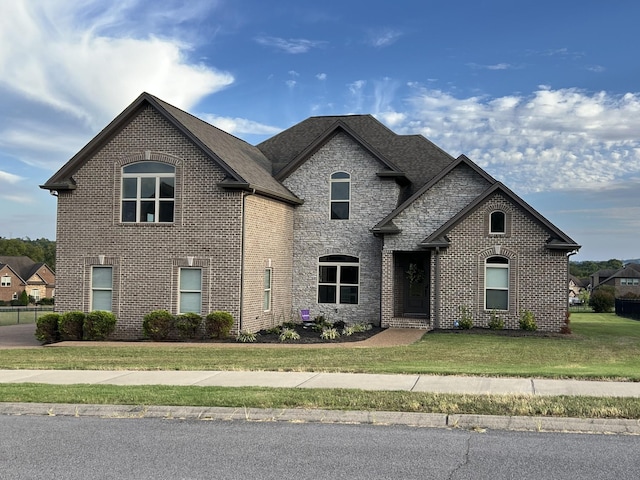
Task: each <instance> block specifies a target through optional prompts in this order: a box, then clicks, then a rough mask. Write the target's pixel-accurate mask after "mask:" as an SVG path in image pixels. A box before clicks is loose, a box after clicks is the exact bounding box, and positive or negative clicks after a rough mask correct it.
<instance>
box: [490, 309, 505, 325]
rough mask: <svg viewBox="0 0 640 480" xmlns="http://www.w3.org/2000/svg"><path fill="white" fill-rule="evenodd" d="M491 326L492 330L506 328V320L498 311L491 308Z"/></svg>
mask: <svg viewBox="0 0 640 480" xmlns="http://www.w3.org/2000/svg"><path fill="white" fill-rule="evenodd" d="M489 328H490V329H491V330H502V329H503V328H504V320H503V319H502V318H500V316H499V315H498V312H496V311H495V310H491V314H490V317H489Z"/></svg>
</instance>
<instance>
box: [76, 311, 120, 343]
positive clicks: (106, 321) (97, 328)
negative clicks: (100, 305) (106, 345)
mask: <svg viewBox="0 0 640 480" xmlns="http://www.w3.org/2000/svg"><path fill="white" fill-rule="evenodd" d="M115 329H116V316H115V315H114V314H113V313H111V312H105V311H104V310H94V311H93V312H89V313H87V315H86V317H85V318H84V327H83V329H82V330H83V336H84V339H85V340H104V339H105V338H107V337H108V336H109V335H111V334H112V333H113V332H114V330H115Z"/></svg>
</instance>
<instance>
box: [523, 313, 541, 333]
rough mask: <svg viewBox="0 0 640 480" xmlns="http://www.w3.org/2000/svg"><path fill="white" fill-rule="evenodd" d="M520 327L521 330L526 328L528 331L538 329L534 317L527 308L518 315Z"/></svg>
mask: <svg viewBox="0 0 640 480" xmlns="http://www.w3.org/2000/svg"><path fill="white" fill-rule="evenodd" d="M519 323H520V328H521V329H522V330H527V331H529V332H535V331H536V330H537V329H538V324H537V323H536V317H534V315H533V312H531V311H529V310H525V311H524V312H522V315H520V322H519Z"/></svg>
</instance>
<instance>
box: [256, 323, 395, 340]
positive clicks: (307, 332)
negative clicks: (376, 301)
mask: <svg viewBox="0 0 640 480" xmlns="http://www.w3.org/2000/svg"><path fill="white" fill-rule="evenodd" d="M294 330H295V331H296V332H297V333H298V335H300V340H286V341H284V342H282V341H280V336H279V334H277V333H268V332H267V331H266V330H261V331H260V332H258V338H257V340H256V343H282V344H308V343H346V342H359V341H362V340H366V339H367V338H370V337H372V336H374V335H376V334H378V333H380V332H381V331H382V330H383V329H382V328H380V327H373V328H371V330H367V331H366V332H357V333H354V334H352V335H349V336H348V337H347V336H344V335H340V336H339V337H338V338H336V339H333V340H325V339H322V338H320V334H321V333H322V332H319V331H317V330H314V329H313V328H311V327H310V326H309V327H305V326H302V325H296V326H295V328H294ZM338 332H340V333H341V331H340V330H338Z"/></svg>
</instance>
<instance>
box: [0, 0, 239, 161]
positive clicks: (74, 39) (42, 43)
mask: <svg viewBox="0 0 640 480" xmlns="http://www.w3.org/2000/svg"><path fill="white" fill-rule="evenodd" d="M141 5H143V4H142V2H139V1H135V0H129V1H126V2H118V3H116V4H110V3H109V4H105V3H104V2H102V1H100V0H81V1H77V2H67V1H64V0H48V1H47V2H40V1H35V0H23V1H15V2H1V3H0V88H2V89H3V90H5V91H7V92H10V95H11V96H12V98H17V99H19V101H20V102H22V105H23V110H25V111H26V110H30V111H31V112H32V113H31V115H30V117H31V119H30V125H29V128H21V127H20V125H19V124H20V120H19V119H13V121H12V122H11V123H10V124H9V123H7V125H6V126H2V125H0V138H4V139H5V140H4V141H3V144H4V145H5V146H6V145H8V144H12V145H13V146H14V147H16V148H17V147H24V146H26V147H27V150H26V151H29V150H36V151H39V150H42V149H43V148H44V145H43V144H42V142H43V140H42V139H43V138H44V139H45V140H44V142H45V143H53V142H48V141H47V140H46V139H54V138H56V137H58V138H59V137H60V136H61V135H60V133H61V132H64V131H68V130H69V124H71V123H73V124H74V130H75V131H81V132H82V133H86V132H91V133H95V131H96V130H97V129H99V128H102V127H104V126H105V125H106V124H107V122H109V121H110V120H111V119H112V118H113V117H114V116H115V115H116V114H117V113H119V112H120V111H121V110H122V109H123V108H124V107H126V105H128V104H129V103H130V102H131V101H132V100H133V99H135V98H136V97H137V96H138V95H139V94H140V93H141V92H142V91H148V92H150V93H152V94H154V95H157V96H159V97H161V98H162V99H164V100H166V101H168V102H170V103H172V104H174V105H176V106H178V107H180V108H184V109H189V108H190V107H192V106H193V105H195V104H196V103H197V102H198V101H199V100H200V99H201V98H203V97H204V96H205V95H208V94H210V93H213V92H216V91H219V90H221V89H223V88H225V87H226V86H228V85H230V84H231V83H233V81H234V78H233V76H232V75H231V74H229V73H227V72H222V71H218V70H215V69H214V68H212V67H210V66H207V65H204V64H201V63H195V62H193V61H191V60H190V59H189V52H190V51H191V48H192V47H191V45H190V44H189V43H187V42H186V41H185V40H183V39H181V38H179V37H178V36H175V37H168V36H166V34H165V35H163V36H162V37H161V36H158V35H154V33H153V32H154V29H155V28H157V27H158V26H159V25H160V24H161V23H162V22H171V21H174V20H175V18H167V17H165V16H164V15H168V13H167V12H174V13H175V14H176V15H178V14H179V15H180V18H181V19H183V20H184V19H185V18H188V17H191V16H193V15H197V14H198V13H199V12H201V11H202V9H203V8H211V7H210V6H206V2H193V3H191V2H190V4H189V8H188V7H186V6H184V5H182V2H177V1H174V2H171V1H169V2H167V4H166V5H165V6H166V8H165V6H163V9H162V12H163V13H162V14H161V13H159V12H156V14H151V13H150V12H147V13H149V15H146V14H145V15H140V16H137V15H135V21H133V20H131V19H130V18H132V17H131V15H133V14H134V13H135V11H137V10H139V9H140V8H142V7H141ZM180 5H182V7H181V8H179V7H180ZM138 13H139V12H138ZM172 16H173V14H172V15H171V17H172ZM88 18H90V21H89V20H88ZM79 72H81V74H79ZM35 111H37V112H38V115H34V114H33V113H34V112H35ZM52 115H55V117H56V122H55V123H54V122H52V121H50V119H51V118H52V117H51V116H52ZM33 118H36V119H37V120H33ZM62 121H63V122H67V124H66V125H64V127H63V126H60V125H58V124H57V123H60V122H62ZM38 122H41V123H40V124H39V125H38ZM9 125H10V126H9ZM23 126H24V125H23ZM62 135H64V134H62ZM67 136H68V135H67ZM80 146H81V145H78V144H77V143H74V144H73V145H68V144H66V143H64V142H59V143H58V147H57V148H56V147H55V145H54V148H53V149H52V150H49V151H56V150H58V151H60V150H65V151H66V153H73V151H74V150H76V149H77V148H79V147H80ZM24 152H25V151H24V150H23V151H22V153H21V155H22V154H24ZM21 160H23V158H21ZM48 161H49V162H56V163H58V162H59V159H57V158H51V159H49V160H48Z"/></svg>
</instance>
